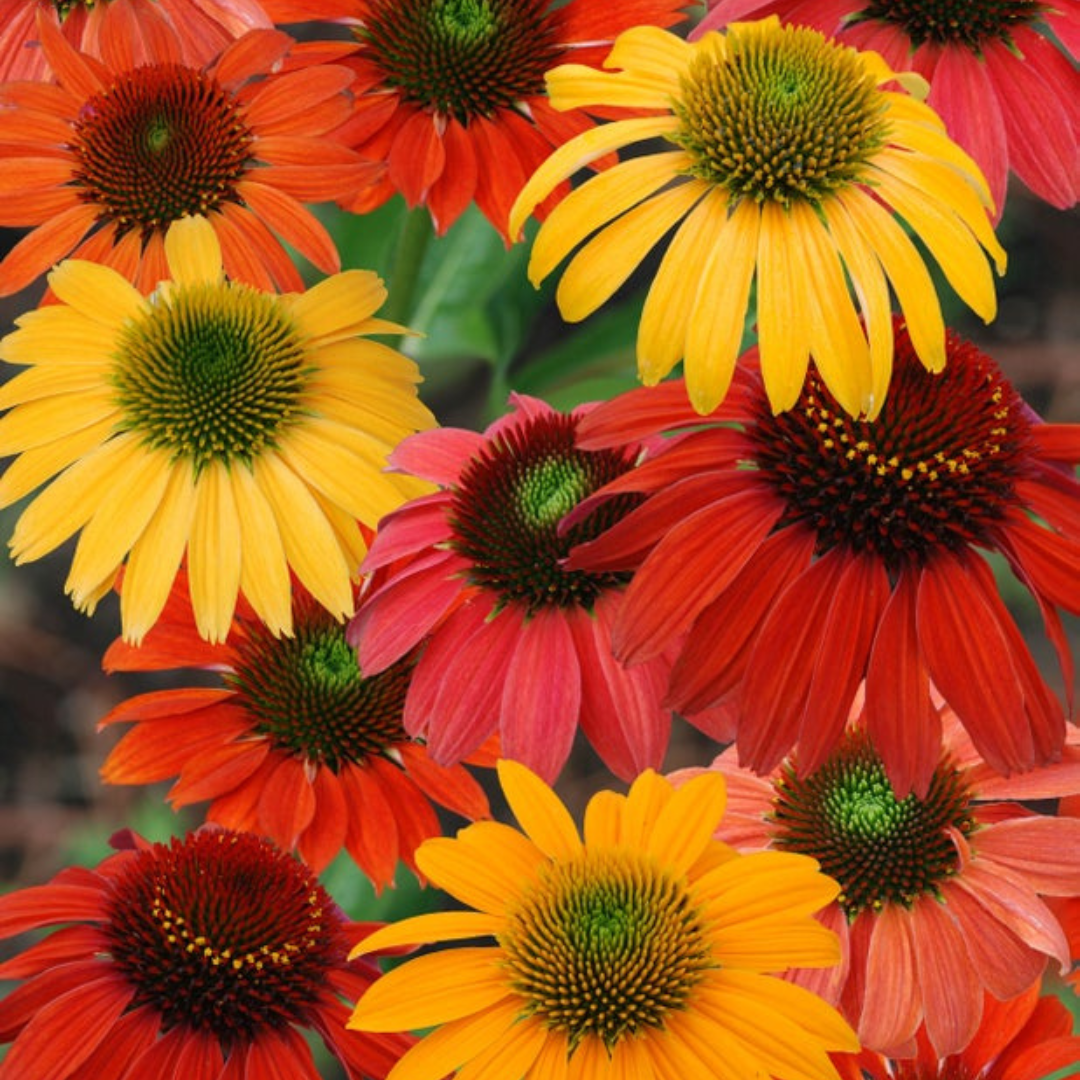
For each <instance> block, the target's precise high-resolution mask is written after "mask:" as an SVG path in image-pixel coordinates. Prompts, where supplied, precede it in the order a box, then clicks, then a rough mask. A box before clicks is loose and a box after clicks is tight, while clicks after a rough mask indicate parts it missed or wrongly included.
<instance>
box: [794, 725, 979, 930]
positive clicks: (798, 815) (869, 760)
mask: <svg viewBox="0 0 1080 1080" xmlns="http://www.w3.org/2000/svg"><path fill="white" fill-rule="evenodd" d="M775 786H776V798H775V804H774V810H773V823H774V844H775V846H777V847H778V848H781V849H783V850H787V851H796V852H799V853H801V854H803V855H811V856H813V857H814V858H815V859H817V860H818V862H819V863H820V864H821V869H822V871H823V872H824V873H826V874H828V875H829V876H830V877H832V878H835V879H836V880H837V881H838V882H839V883H840V888H841V892H840V896H839V897H838V901H839V903H840V905H841V906H842V907H843V909H844V911H845V912H846V913H847V915H848V917H849V918H851V919H854V918H855V917H856V916H857V915H858V914H859V913H860V912H861V911H863V910H866V909H870V910H872V911H879V910H881V908H882V907H884V906H885V905H887V904H900V905H902V906H904V907H909V906H910V905H911V904H912V903H913V902H914V901H915V900H917V899H918V898H919V897H920V896H923V895H926V894H928V893H929V894H932V895H937V894H938V890H939V886H940V885H941V883H942V882H943V881H944V880H945V879H946V878H948V877H950V876H951V875H952V874H954V873H955V872H956V870H957V868H958V866H959V857H958V854H957V850H956V846H955V844H954V842H953V840H952V839H951V837H950V833H949V830H950V829H955V830H956V831H957V832H959V833H960V834H967V833H970V832H971V830H972V829H973V828H974V819H973V818H972V816H971V811H970V801H969V796H968V791H967V788H966V786H965V784H964V782H963V780H962V779H961V777H960V774H959V771H958V770H957V769H956V768H955V767H954V766H953V765H952V764H951V763H948V762H945V763H943V764H941V765H939V766H938V768H937V769H936V770H935V771H934V774H933V777H932V779H931V781H930V786H929V788H928V790H927V793H926V796H925V797H924V798H919V797H918V796H917V795H915V794H914V793H912V794H909V795H907V796H906V797H905V798H903V799H898V798H897V797H896V794H895V793H894V791H893V789H892V786H891V785H890V784H889V780H888V777H887V776H886V774H885V768H884V766H883V765H882V763H881V759H880V758H879V757H878V756H877V753H876V752H875V751H874V749H873V747H872V746H871V744H870V741H869V739H868V738H867V736H866V734H865V732H863V731H861V730H860V731H857V732H854V733H850V734H849V735H848V736H847V737H846V738H845V740H844V741H843V742H842V743H841V744H840V746H839V748H838V749H837V751H836V752H835V753H834V754H833V756H832V757H831V758H830V759H829V761H827V762H826V763H825V764H824V765H822V766H821V768H819V769H818V770H816V771H815V772H813V773H811V774H810V775H809V776H806V777H799V776H798V775H797V773H796V770H795V769H794V768H793V767H792V766H791V765H790V764H789V765H785V766H784V768H783V771H782V774H781V776H780V778H779V779H778V780H777V781H776V784H775Z"/></svg>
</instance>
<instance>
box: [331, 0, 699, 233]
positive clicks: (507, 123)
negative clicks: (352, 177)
mask: <svg viewBox="0 0 1080 1080" xmlns="http://www.w3.org/2000/svg"><path fill="white" fill-rule="evenodd" d="M688 6H690V5H689V4H688V3H687V2H686V0H622V2H621V3H617V4H613V3H610V2H609V0H569V3H554V2H553V0H353V2H352V4H351V8H352V11H351V13H350V18H349V21H350V22H354V23H356V24H357V25H356V37H357V41H358V43H359V51H358V52H357V54H356V56H355V58H354V59H353V60H351V61H350V63H351V64H352V66H353V67H354V69H355V71H356V76H357V81H356V85H355V91H356V93H357V95H358V96H357V102H356V115H355V117H354V121H353V125H352V126H353V132H354V136H353V138H352V139H351V140H350V141H351V142H352V145H354V146H355V147H356V149H357V150H359V152H360V153H361V154H362V155H363V156H364V157H367V158H371V159H372V160H375V161H382V162H385V163H386V165H387V171H386V174H385V177H384V178H383V179H382V181H381V182H380V184H379V185H378V186H377V187H374V188H372V189H369V190H365V191H363V192H362V193H360V195H359V196H358V197H357V198H356V199H354V200H352V201H349V200H345V201H344V202H343V205H345V206H346V207H348V208H350V209H356V210H366V209H370V208H371V207H372V206H375V205H378V204H379V203H381V202H384V201H385V200H386V199H388V198H389V197H390V196H391V195H392V194H394V192H395V191H400V192H401V194H402V195H403V196H404V197H405V200H406V202H408V204H409V205H410V206H415V205H417V204H422V205H424V206H426V207H427V208H428V210H429V211H430V212H431V217H432V220H433V222H434V225H435V229H436V231H437V232H438V233H440V234H441V233H444V232H445V231H446V230H447V229H448V228H449V227H450V226H451V225H452V224H453V223H454V222H455V221H456V220H457V219H458V217H460V216H461V214H462V212H463V211H464V210H465V209H466V207H468V206H469V204H470V203H473V202H475V204H476V205H477V206H478V207H479V208H480V210H481V211H482V212H483V213H484V215H485V216H486V217H487V219H488V220H489V221H490V222H491V224H492V225H494V227H495V228H496V229H497V230H498V231H499V233H500V234H501V235H502V237H503V238H504V240H505V241H506V243H507V244H509V243H510V242H511V236H510V234H509V233H508V232H507V219H508V217H509V214H510V206H511V204H512V203H513V201H514V199H515V198H516V197H517V194H518V192H519V191H520V190H521V189H522V187H523V186H524V184H525V181H526V180H527V179H528V177H529V176H530V175H531V174H532V173H533V172H535V170H536V169H537V167H538V166H539V165H540V163H541V162H542V161H543V160H544V159H545V158H546V157H547V156H548V154H549V153H551V151H552V149H553V148H554V147H556V146H559V145H560V144H561V143H564V142H565V141H566V140H567V139H569V138H570V137H572V136H574V135H577V134H578V133H580V132H582V131H585V130H588V129H590V128H591V127H592V126H593V123H594V121H593V119H592V118H591V117H589V116H588V115H586V113H584V112H582V111H580V110H575V111H572V112H569V113H565V112H557V111H556V110H555V109H553V108H552V107H551V105H550V104H549V102H548V100H547V94H546V92H545V89H544V76H545V74H546V73H547V72H548V71H549V70H550V69H551V68H553V67H555V66H556V65H557V64H561V63H563V62H565V61H566V60H568V59H571V58H573V59H575V60H576V61H577V62H578V63H581V64H587V65H593V66H597V67H598V66H599V65H600V63H601V61H602V60H603V58H604V56H605V55H606V53H607V51H608V49H609V48H610V46H611V43H612V41H613V40H614V39H615V38H616V37H617V36H618V35H619V34H620V33H621V32H622V31H623V30H626V29H627V28H628V27H631V26H637V25H642V24H650V25H654V26H671V25H673V24H674V23H677V22H679V21H680V20H682V19H684V18H685V17H686V14H685V9H686V8H687V7H688Z"/></svg>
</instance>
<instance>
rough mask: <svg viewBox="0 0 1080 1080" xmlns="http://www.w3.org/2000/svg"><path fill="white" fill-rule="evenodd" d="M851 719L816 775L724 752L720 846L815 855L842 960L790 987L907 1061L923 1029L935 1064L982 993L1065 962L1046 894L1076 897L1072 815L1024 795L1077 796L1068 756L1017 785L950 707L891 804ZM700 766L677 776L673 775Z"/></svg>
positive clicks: (976, 1009)
mask: <svg viewBox="0 0 1080 1080" xmlns="http://www.w3.org/2000/svg"><path fill="white" fill-rule="evenodd" d="M865 719H866V717H865V714H863V715H861V716H858V715H857V716H856V718H855V719H854V720H853V722H852V723H851V725H849V727H848V729H847V730H846V732H845V734H844V736H843V738H842V739H841V741H840V742H839V743H838V745H837V746H836V747H835V748H834V749H833V750H832V752H831V753H830V754H829V755H828V757H827V758H826V759H825V760H824V761H823V762H822V763H821V764H820V765H819V766H817V767H816V768H813V769H809V770H808V769H806V768H804V767H803V765H802V763H801V761H800V759H799V753H798V751H796V753H795V754H794V755H793V757H792V758H790V759H788V760H786V761H784V762H783V763H782V764H781V765H780V766H779V767H778V768H777V769H775V770H774V771H773V772H772V773H771V774H770V775H769V776H765V777H763V776H758V775H756V774H754V773H752V772H750V771H749V770H746V769H743V768H741V767H740V766H739V765H738V764H737V763H736V750H735V749H734V748H729V749H728V750H726V751H724V753H723V754H721V755H720V756H719V757H718V758H717V759H716V760H715V761H714V762H713V763H712V765H711V766H710V767H709V769H708V770H705V771H708V772H719V773H721V774H722V775H723V776H724V777H725V779H726V780H727V782H728V787H729V791H730V801H729V807H728V814H727V816H726V817H725V819H724V821H723V822H722V824H721V826H720V828H719V829H718V830H717V833H716V835H717V838H718V839H721V840H724V841H726V842H728V843H731V844H733V845H735V846H736V847H738V848H739V849H740V850H744V851H751V850H762V849H773V850H777V851H787V852H798V853H801V854H803V855H810V856H812V857H813V858H815V859H817V860H818V861H819V862H820V864H821V868H822V870H823V871H824V872H825V873H827V874H828V875H829V876H830V877H832V878H835V879H836V881H837V882H839V884H840V893H839V895H838V896H837V898H836V900H835V902H834V903H833V904H831V905H830V906H829V907H828V908H827V909H825V911H823V912H822V913H821V915H820V918H821V919H822V921H823V922H824V924H825V925H826V926H828V927H829V928H830V929H832V930H835V931H836V932H837V933H838V934H839V935H840V940H841V945H842V948H843V954H844V958H843V961H842V962H841V964H840V965H839V966H838V967H837V968H835V969H832V970H830V971H827V972H816V971H806V972H800V973H797V975H796V976H795V978H796V981H797V982H799V983H801V984H802V985H805V986H807V987H808V988H810V989H813V990H815V991H816V992H818V993H821V994H822V995H823V996H824V997H825V998H826V999H827V1000H830V1001H834V1002H837V1003H838V1004H839V1008H840V1010H841V1012H842V1013H843V1014H844V1015H845V1017H846V1018H847V1019H848V1021H849V1022H850V1023H851V1024H852V1026H853V1027H854V1028H855V1029H856V1030H857V1031H858V1033H859V1040H860V1042H861V1043H862V1045H863V1046H864V1047H865V1048H867V1049H869V1050H874V1051H877V1052H880V1053H883V1054H887V1055H889V1056H895V1057H908V1056H911V1055H912V1054H913V1053H915V1047H916V1043H915V1039H916V1033H917V1031H918V1030H919V1028H920V1025H924V1026H925V1032H926V1037H927V1038H928V1040H929V1043H930V1045H931V1046H932V1047H933V1050H934V1053H935V1055H936V1056H938V1057H945V1056H947V1055H950V1054H958V1053H960V1052H961V1051H962V1050H963V1049H964V1047H966V1046H967V1045H968V1044H969V1043H970V1042H971V1040H972V1038H973V1037H974V1036H975V1033H976V1031H977V1029H978V1027H979V1022H980V1017H981V1016H982V1010H983V1003H984V995H985V993H987V992H989V993H991V994H993V995H994V997H996V998H998V999H999V1000H1004V999H1008V998H1012V997H1015V996H1016V995H1017V994H1020V993H1024V992H1025V991H1027V990H1028V989H1029V988H1030V987H1032V986H1034V985H1036V984H1038V983H1039V982H1040V981H1041V979H1042V975H1043V972H1044V971H1045V969H1046V966H1047V960H1048V959H1050V960H1053V961H1056V962H1057V964H1058V965H1059V967H1060V970H1061V971H1063V972H1064V971H1066V970H1067V969H1068V966H1069V947H1068V943H1067V941H1066V938H1065V934H1064V932H1063V929H1062V926H1061V925H1060V923H1059V922H1058V920H1057V919H1056V918H1055V916H1054V914H1053V912H1052V911H1051V909H1050V907H1049V906H1048V905H1047V903H1046V899H1047V898H1049V897H1075V896H1077V895H1080V864H1078V863H1077V861H1076V860H1075V859H1071V858H1069V857H1068V856H1067V855H1064V854H1063V853H1066V852H1072V851H1076V850H1077V849H1078V848H1077V845H1080V820H1078V819H1076V818H1068V817H1060V816H1049V815H1045V814H1038V813H1033V812H1032V811H1031V810H1028V809H1025V808H1024V807H1023V806H1021V805H1019V804H1018V801H1017V800H1038V799H1044V800H1045V799H1055V798H1057V797H1059V796H1061V795H1064V794H1071V793H1073V792H1075V791H1076V790H1077V784H1078V783H1080V777H1078V770H1077V750H1078V749H1080V738H1078V737H1077V735H1076V733H1075V732H1074V735H1073V737H1072V744H1071V747H1070V755H1069V760H1068V761H1066V762H1064V763H1061V764H1057V765H1051V766H1047V767H1046V768H1043V769H1037V770H1034V771H1032V772H1030V773H1027V774H1024V775H1022V776H1017V777H1015V778H1009V779H1006V778H1003V777H1001V776H999V775H997V774H995V773H994V772H993V771H992V770H990V769H988V768H987V767H986V765H985V763H984V762H983V761H982V760H981V759H980V757H979V755H978V753H977V752H976V751H975V748H974V747H973V745H972V744H971V741H970V739H968V738H967V736H966V735H965V734H964V731H963V729H962V728H961V726H960V725H959V724H958V723H957V721H956V718H955V716H954V715H953V714H952V713H951V711H950V710H948V709H945V710H943V711H942V713H941V714H940V716H938V715H937V714H935V719H937V720H938V722H939V723H940V724H941V725H942V728H943V734H944V739H943V749H942V752H941V754H940V756H939V757H938V759H937V761H936V763H935V766H934V769H933V772H932V773H931V776H930V781H929V783H928V785H927V788H926V790H925V792H924V793H923V794H921V795H919V794H915V793H909V794H907V795H903V796H901V795H899V794H897V792H896V791H895V789H894V788H893V787H892V785H891V784H890V783H889V780H888V777H887V776H886V774H885V769H884V766H883V764H882V761H881V758H880V756H879V755H878V754H877V752H876V751H875V750H874V748H873V746H872V744H871V742H870V739H869V737H868V735H867V732H866V728H865V726H864V725H865ZM701 772H702V770H701V769H687V770H683V771H682V772H681V773H678V774H676V776H675V779H677V780H680V781H685V780H688V779H690V778H692V777H697V776H698V775H699V774H700V773H701Z"/></svg>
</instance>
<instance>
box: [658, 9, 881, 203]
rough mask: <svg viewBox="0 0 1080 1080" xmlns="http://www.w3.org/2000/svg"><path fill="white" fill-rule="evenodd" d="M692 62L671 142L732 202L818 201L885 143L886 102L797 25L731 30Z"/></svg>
mask: <svg viewBox="0 0 1080 1080" xmlns="http://www.w3.org/2000/svg"><path fill="white" fill-rule="evenodd" d="M724 42H725V45H724V50H725V51H724V54H723V55H721V54H720V53H716V52H704V53H703V54H701V55H699V56H698V57H697V58H696V59H695V60H694V61H693V63H692V64H691V66H690V69H689V71H688V72H687V74H686V76H685V77H684V79H683V85H682V92H681V94H680V97H679V100H678V101H676V102H675V105H674V108H675V113H676V115H677V116H678V118H679V121H680V124H679V129H678V131H677V132H676V133H675V134H674V135H673V136H671V138H672V139H673V141H675V142H676V143H677V144H678V145H679V146H681V147H682V148H683V149H684V150H686V151H687V153H689V154H690V156H691V158H692V159H693V164H692V166H691V168H690V172H691V173H692V174H693V175H694V176H697V177H699V178H700V179H702V180H705V181H707V182H708V183H710V184H715V185H717V186H719V187H723V188H725V189H726V190H727V191H728V193H729V194H730V196H731V198H732V199H733V200H734V199H742V198H748V199H753V200H754V201H755V202H759V203H760V202H764V201H765V200H767V199H771V200H774V201H775V202H778V203H780V204H781V205H782V206H785V207H786V206H789V205H790V204H791V203H792V202H793V201H802V202H808V203H812V204H817V203H820V202H821V201H822V200H824V199H826V198H828V197H829V196H830V195H831V194H832V193H834V192H836V191H838V190H840V189H843V188H846V187H849V186H851V185H853V184H855V183H858V182H859V181H860V179H861V178H862V176H863V174H864V172H865V165H866V162H867V161H868V160H869V159H870V158H871V157H872V156H873V155H874V153H875V152H876V151H877V150H878V149H879V148H880V147H881V146H882V144H883V143H884V141H885V136H886V130H887V124H886V122H885V120H884V119H883V113H884V109H885V101H884V98H883V97H882V95H881V94H880V93H879V92H878V90H877V89H876V87H875V84H874V79H873V77H872V76H871V75H870V74H869V73H868V72H867V71H866V69H865V66H864V65H863V63H862V61H861V60H860V58H859V56H858V54H857V53H856V52H855V51H854V50H852V49H849V48H846V47H844V46H840V45H836V44H835V43H832V42H829V41H828V40H827V39H826V38H824V37H823V36H822V35H821V34H819V33H817V32H816V31H814V30H810V29H807V28H805V27H790V26H788V27H783V28H772V29H771V30H770V29H769V28H768V27H746V28H742V29H741V30H739V29H732V30H731V31H729V33H728V34H727V36H726V38H725V39H724Z"/></svg>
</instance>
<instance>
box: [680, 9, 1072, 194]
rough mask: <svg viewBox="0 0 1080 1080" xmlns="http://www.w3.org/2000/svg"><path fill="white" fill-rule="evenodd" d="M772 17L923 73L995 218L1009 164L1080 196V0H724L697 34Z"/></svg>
mask: <svg viewBox="0 0 1080 1080" xmlns="http://www.w3.org/2000/svg"><path fill="white" fill-rule="evenodd" d="M767 14H776V15H779V16H780V18H782V19H784V20H785V21H790V22H794V23H802V24H805V25H807V26H814V27H816V28H817V29H819V30H821V31H822V32H824V33H826V34H831V35H835V37H836V38H837V40H838V41H843V42H846V43H847V44H848V45H853V46H855V48H857V49H874V50H876V51H877V52H879V53H880V54H881V55H882V56H883V57H884V58H885V61H886V63H889V64H892V65H894V66H898V67H901V68H904V69H905V70H912V71H917V72H919V73H920V74H922V75H924V76H925V77H926V79H927V80H928V81H929V83H930V93H929V95H928V97H927V99H926V100H927V104H928V105H930V106H931V107H932V108H933V109H934V111H935V112H937V114H938V115H939V116H940V117H941V118H942V120H944V121H945V126H946V128H948V131H949V134H950V135H951V136H952V138H953V139H955V140H956V142H958V143H959V144H960V145H961V146H962V147H963V148H964V149H965V150H966V151H967V152H968V153H969V154H970V155H971V156H972V157H973V158H974V159H975V161H977V162H978V163H979V167H980V168H981V169H982V171H983V173H984V174H985V176H986V179H987V181H988V182H989V184H990V193H991V195H992V197H993V200H994V204H995V205H996V207H997V211H998V213H999V214H1000V212H1001V208H1002V207H1003V206H1004V203H1005V189H1006V181H1007V180H1008V176H1009V170H1010V169H1012V171H1013V172H1015V173H1016V175H1017V176H1019V177H1020V179H1021V180H1023V182H1024V183H1025V184H1026V185H1027V186H1028V187H1029V188H1030V189H1031V190H1032V191H1033V192H1034V193H1035V194H1036V195H1038V196H1039V198H1041V199H1045V200H1046V201H1047V202H1048V203H1050V204H1051V205H1052V206H1057V207H1061V208H1065V207H1068V206H1072V205H1073V204H1074V203H1075V202H1076V194H1077V185H1078V177H1080V170H1078V163H1077V153H1078V146H1077V143H1078V137H1080V109H1078V107H1077V85H1076V67H1075V60H1074V59H1073V57H1074V54H1075V51H1076V46H1077V42H1078V40H1080V7H1078V5H1077V4H1076V0H1049V2H1042V0H1005V2H1003V3H992V4H991V3H979V4H970V3H967V2H966V0H960V2H946V3H940V2H939V0H870V2H869V3H868V2H866V0H830V2H829V3H820V2H818V0H719V3H717V4H715V5H714V6H713V9H712V11H711V12H710V13H709V14H708V15H707V16H706V17H705V18H704V19H703V20H702V22H701V25H700V28H699V31H697V32H700V31H704V30H707V29H708V28H710V27H717V26H721V25H723V24H724V23H726V22H728V21H731V20H734V19H745V18H747V17H753V16H760V15H767Z"/></svg>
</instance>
